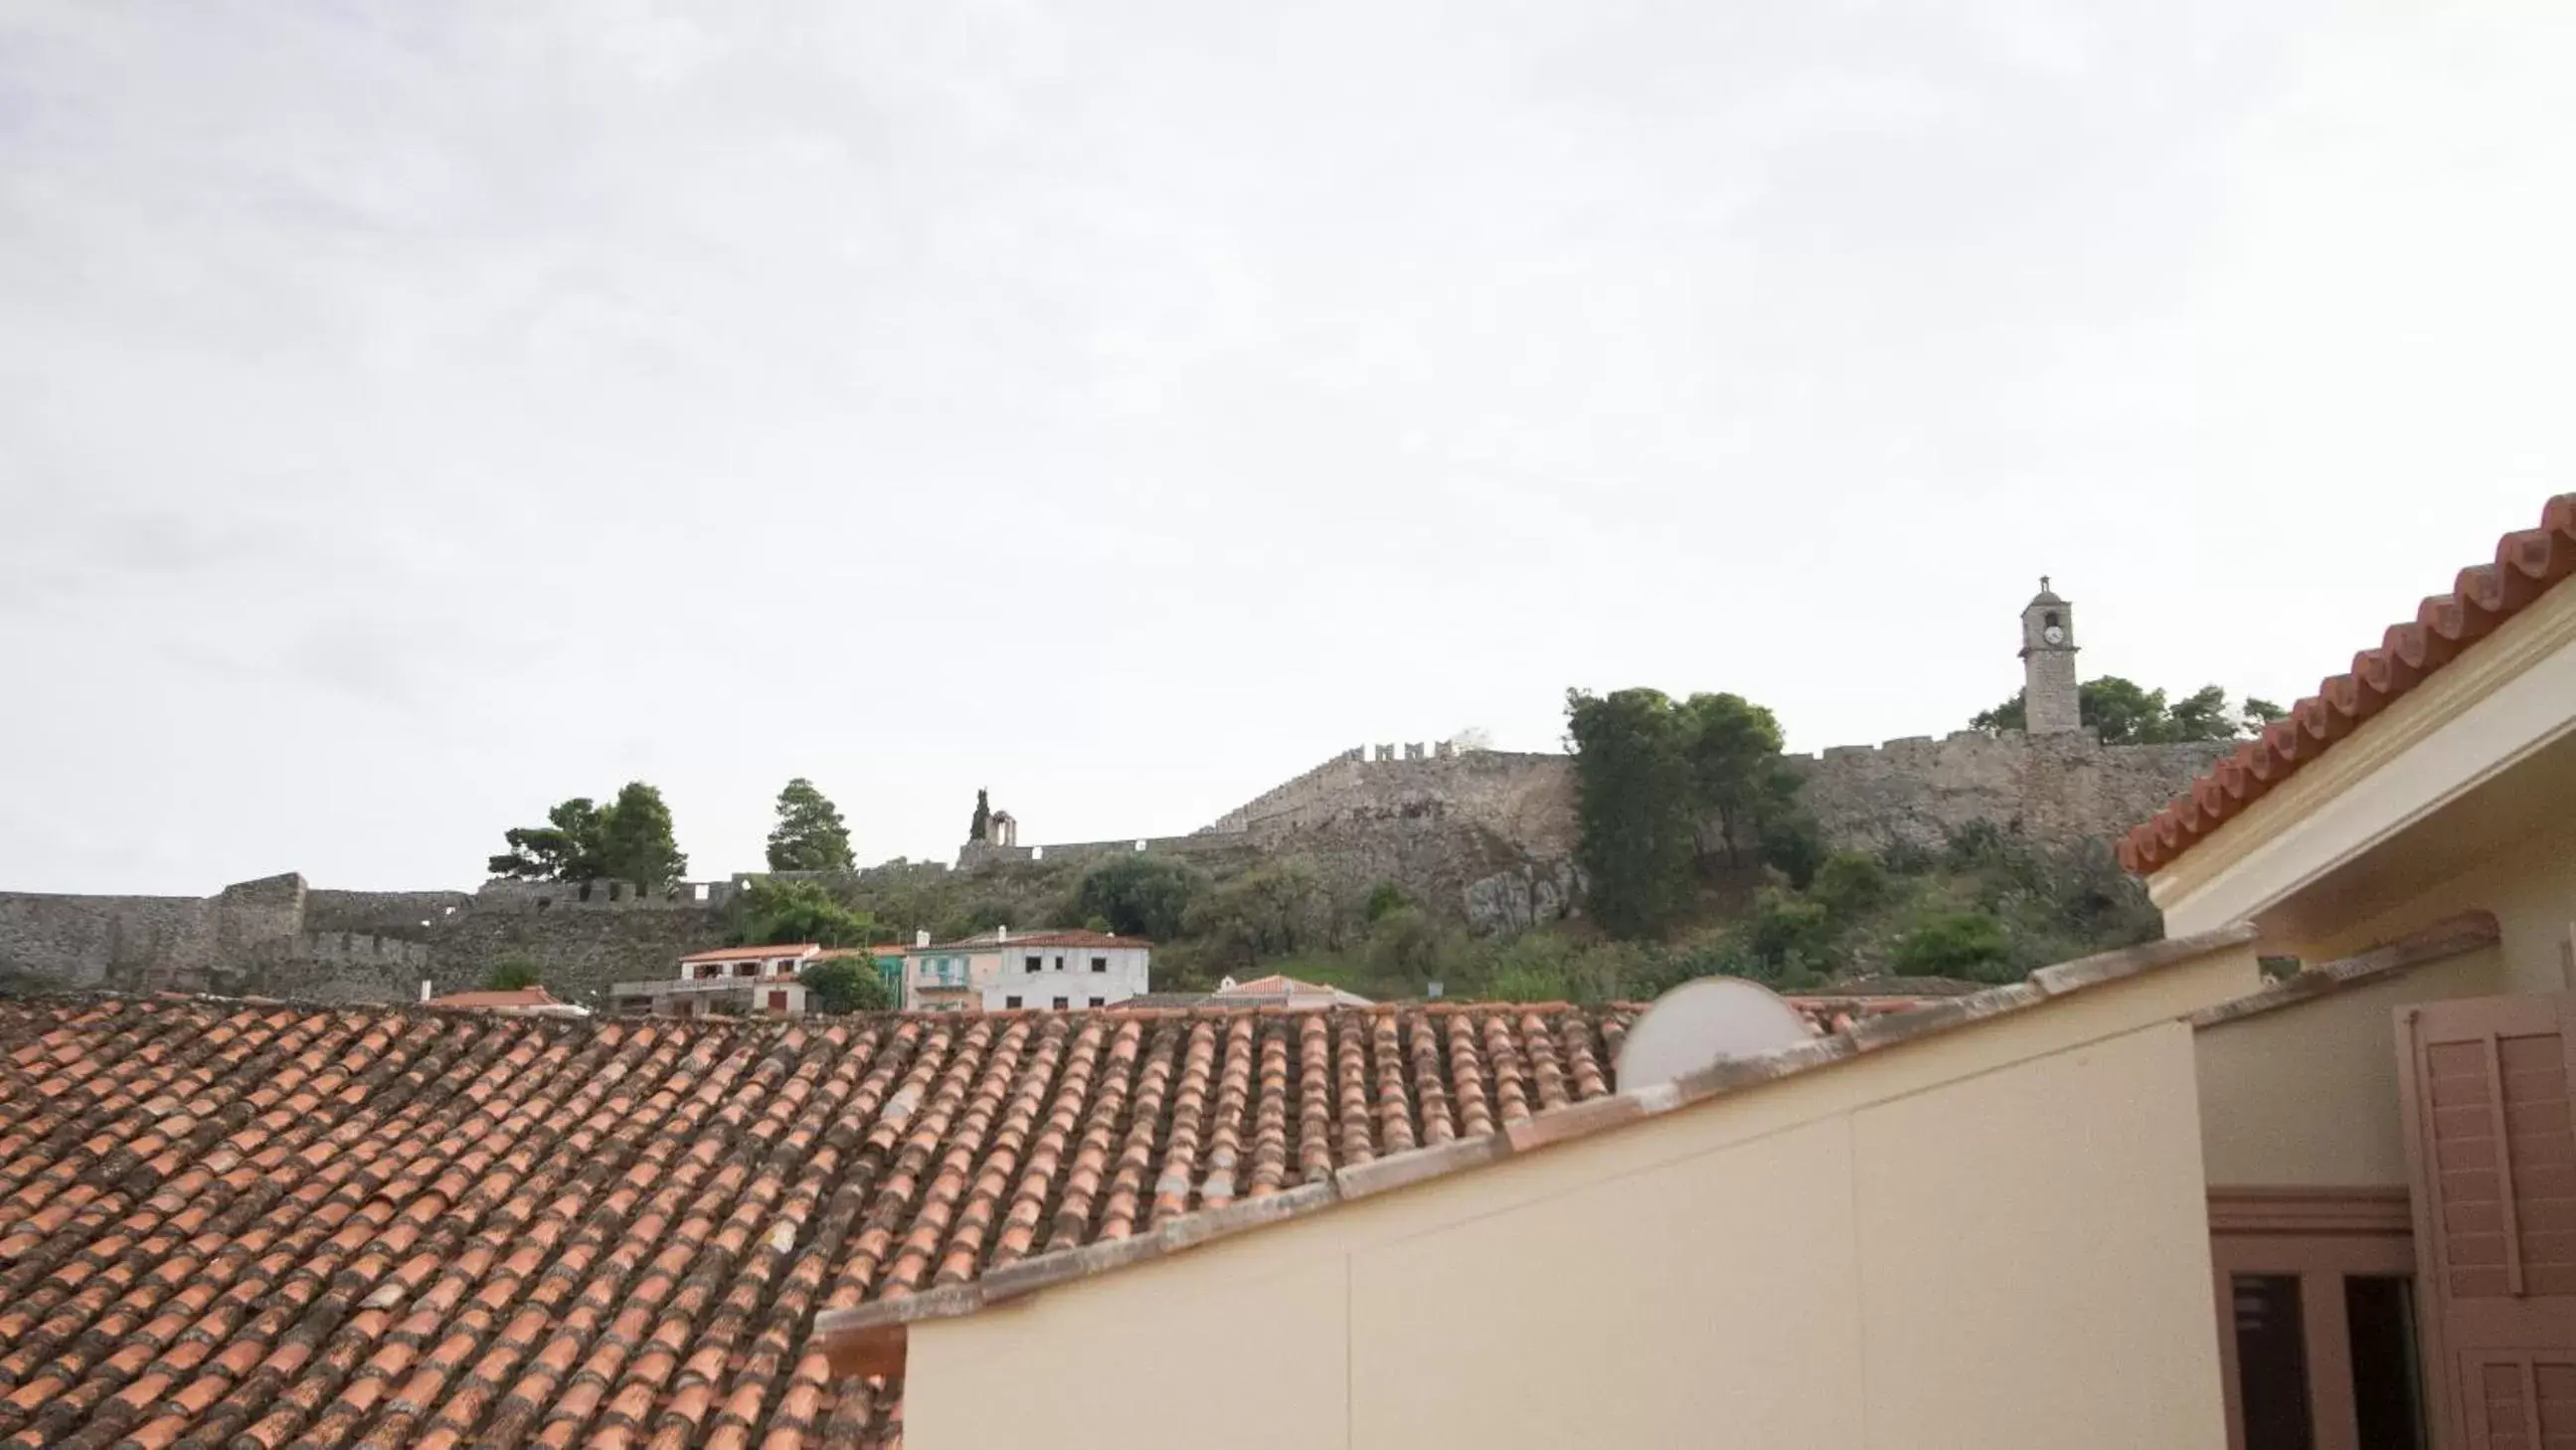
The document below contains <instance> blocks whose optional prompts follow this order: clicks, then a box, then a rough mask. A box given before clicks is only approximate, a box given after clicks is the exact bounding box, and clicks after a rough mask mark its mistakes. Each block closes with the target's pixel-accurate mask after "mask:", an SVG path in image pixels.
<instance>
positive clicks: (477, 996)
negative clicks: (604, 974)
mask: <svg viewBox="0 0 2576 1450" xmlns="http://www.w3.org/2000/svg"><path fill="white" fill-rule="evenodd" d="M422 1005H423V1006H427V1007H461V1008H470V1009H473V1010H475V1011H481V1012H503V1013H512V1014H516V1015H520V1016H528V1017H587V1016H589V1015H590V1009H589V1008H587V1007H577V1006H575V1005H573V1004H572V1003H570V1002H566V1001H563V1000H561V999H559V998H557V997H556V996H555V994H554V993H552V992H549V991H547V990H546V989H545V988H543V987H520V988H516V989H513V990H509V991H494V992H450V993H448V994H447V995H446V996H444V997H432V998H430V999H429V1000H428V1001H427V1002H425V1003H423V1004H422Z"/></svg>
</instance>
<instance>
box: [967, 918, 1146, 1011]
mask: <svg viewBox="0 0 2576 1450" xmlns="http://www.w3.org/2000/svg"><path fill="white" fill-rule="evenodd" d="M1153 947H1154V944H1153V943H1152V942H1149V941H1146V940H1144V939H1143V938H1141V937H1132V936H1112V935H1109V934H1107V933H1105V932H1096V931H1050V932H1038V933H1035V934H1033V935H1030V936H1026V937H1022V938H1020V939H1018V940H1017V941H1015V942H1012V943H1010V944H1009V946H1008V948H1007V949H1006V950H1004V951H1003V952H1002V954H1001V966H1000V970H999V971H998V972H997V973H996V974H995V976H994V977H993V979H992V980H990V981H987V982H984V983H982V984H981V985H980V986H979V987H978V988H977V989H976V990H977V993H978V996H979V999H980V1001H981V1005H982V1006H983V1009H984V1010H985V1011H987V1012H1009V1011H1015V1010H1019V1009H1022V1008H1043V1009H1047V1010H1051V1011H1058V1012H1062V1011H1069V1010H1072V1009H1076V1008H1090V1007H1110V1006H1115V1005H1116V1004H1118V1003H1120V1002H1124V1001H1126V1000H1127V999H1128V998H1130V997H1135V996H1141V995H1143V994H1144V993H1145V992H1147V991H1150V990H1152V987H1151V981H1150V977H1151V970H1152V958H1153Z"/></svg>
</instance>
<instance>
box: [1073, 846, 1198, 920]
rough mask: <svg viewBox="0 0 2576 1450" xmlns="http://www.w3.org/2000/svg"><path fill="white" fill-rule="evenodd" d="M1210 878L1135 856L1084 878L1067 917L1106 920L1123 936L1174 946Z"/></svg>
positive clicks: (1179, 865)
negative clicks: (1152, 940)
mask: <svg viewBox="0 0 2576 1450" xmlns="http://www.w3.org/2000/svg"><path fill="white" fill-rule="evenodd" d="M1206 884H1207V882H1206V878H1204V877H1202V876H1200V875H1199V873H1197V872H1196V871H1193V870H1191V869H1190V868H1189V867H1188V866H1186V865H1184V864H1183V863H1181V862H1179V861H1176V860H1174V859H1172V858H1171V857H1169V856H1157V855H1154V854H1153V853H1151V852H1147V851H1135V852H1130V853H1128V854H1125V855H1122V856H1117V857H1113V858H1112V859H1110V860H1108V861H1105V862H1102V863H1101V864H1100V865H1098V866H1094V867H1092V868H1091V869H1090V870H1089V871H1086V872H1084V873H1083V876H1082V881H1081V883H1080V884H1079V885H1077V886H1075V887H1074V889H1073V909H1072V910H1071V911H1069V912H1067V913H1065V914H1066V915H1067V916H1073V917H1083V918H1088V917H1094V916H1098V917H1105V918H1107V920H1108V922H1109V926H1108V928H1107V930H1110V931H1114V932H1116V933H1118V934H1119V935H1120V936H1142V937H1151V938H1153V939H1155V940H1157V941H1169V940H1171V939H1172V938H1174V937H1176V936H1179V935H1180V934H1181V930H1182V924H1183V922H1184V921H1185V920H1186V919H1187V918H1188V915H1189V909H1190V901H1191V899H1192V898H1193V897H1195V896H1197V895H1198V893H1199V891H1200V890H1201V889H1202V888H1203V887H1205V885H1206Z"/></svg>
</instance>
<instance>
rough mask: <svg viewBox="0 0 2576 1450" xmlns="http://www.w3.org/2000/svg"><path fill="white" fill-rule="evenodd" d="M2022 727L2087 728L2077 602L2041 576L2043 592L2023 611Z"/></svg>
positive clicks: (2039, 730) (2044, 730)
mask: <svg viewBox="0 0 2576 1450" xmlns="http://www.w3.org/2000/svg"><path fill="white" fill-rule="evenodd" d="M2021 673H2022V728H2023V729H2024V730H2027V731H2029V732H2030V733H2031V734H2033V735H2059V734H2064V733H2066V732H2068V731H2071V730H2081V729H2083V728H2084V716H2083V713H2082V711H2081V709H2080V708H2079V707H2078V704H2077V697H2076V693H2075V606H2073V605H2071V604H2069V603H2067V602H2066V601H2065V600H2063V599H2060V598H2058V597H2057V595H2056V594H2055V593H2054V592H2052V591H2051V590H2050V589H2049V587H2048V576H2047V575H2045V574H2042V575H2040V576H2039V596H2038V597H2037V598H2035V599H2033V600H2031V602H2030V603H2029V605H2028V606H2026V607H2025V608H2023V610H2022V612H2021Z"/></svg>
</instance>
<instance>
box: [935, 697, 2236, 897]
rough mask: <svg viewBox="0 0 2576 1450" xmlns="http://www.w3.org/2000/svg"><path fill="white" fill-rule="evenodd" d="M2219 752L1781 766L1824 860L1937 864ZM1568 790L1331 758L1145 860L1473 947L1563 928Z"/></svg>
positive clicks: (2052, 747) (1518, 760) (1873, 759)
mask: <svg viewBox="0 0 2576 1450" xmlns="http://www.w3.org/2000/svg"><path fill="white" fill-rule="evenodd" d="M2230 748H2231V747H2230V746H2228V745H2226V744H2224V743H2211V744H2199V745H2150V746H2115V747H2106V746H2104V745H2102V744H2101V743H2100V742H2098V741H2096V740H2094V739H2093V738H2092V737H2091V736H2090V735H2087V734H2081V733H2076V734H2060V735H2045V736H2028V735H2020V734H2008V735H2003V736H1986V735H1981V734H1977V733H1975V732H1973V731H1962V732H1960V733H1958V734H1955V735H1952V736H1949V737H1948V738H1946V739H1940V740H1935V739H1933V738H1931V737H1929V736H1924V737H1919V738H1914V739H1905V740H1892V741H1889V742H1887V743H1886V744H1884V745H1875V746H1870V745H1862V746H1848V747H1840V748H1836V749H1832V750H1828V751H1826V752H1824V754H1823V755H1821V756H1793V757H1791V758H1790V762H1789V763H1790V765H1791V767H1792V768H1793V769H1795V770H1796V771H1798V773H1799V774H1800V776H1801V777H1802V778H1803V780H1804V782H1805V785H1804V791H1803V795H1804V799H1805V801H1806V804H1807V807H1808V809H1809V810H1810V811H1812V812H1813V813H1814V815H1815V817H1816V821H1817V825H1818V827H1819V829H1820V831H1821V833H1822V835H1823V836H1824V839H1825V841H1826V843H1827V844H1828V845H1831V846H1835V847H1849V848H1857V849H1865V850H1876V849H1879V848H1882V847H1884V846H1887V845H1890V844H1892V843H1895V842H1898V841H1905V842H1910V843H1913V844H1915V845H1920V846H1925V847H1938V846H1939V845H1940V844H1941V843H1942V842H1944V841H1945V840H1947V839H1948V838H1949V837H1950V835H1951V834H1952V833H1954V832H1956V831H1958V830H1959V829H1961V828H1962V827H1964V826H1967V825H1969V824H1971V823H1975V822H1987V823H1990V824H1992V825H1993V826H1995V827H1996V828H1997V829H1999V830H2002V831H2006V832H2008V833H2012V834H2015V835H2020V836H2023V837H2026V838H2028V839H2031V840H2034V841H2037V842H2040V843H2042V844H2046V845H2051V846H2069V845H2073V844H2075V843H2077V842H2079V841H2085V840H2100V839H2104V838H2107V837H2110V836H2113V835H2116V834H2117V833H2119V832H2120V831H2123V830H2126V829H2127V828H2128V827H2129V826H2131V825H2133V824H2135V823H2136V822H2138V821H2140V820H2143V819H2145V818H2146V817H2147V816H2148V815H2150V814H2152V813H2153V812H2154V811H2155V810H2156V808H2157V807H2159V806H2161V805H2163V804H2164V803H2165V802H2166V801H2167V800H2169V799H2171V798H2172V797H2173V795H2174V794H2175V793H2177V792H2179V791H2181V790H2182V789H2184V788H2185V787H2187V786H2188V785H2189V784H2190V782H2191V780H2192V779H2193V777H2195V776H2197V775H2198V774H2199V773H2200V772H2201V770H2203V769H2204V768H2205V767H2206V766H2207V765H2208V764H2209V762H2210V761H2212V760H2214V759H2216V758H2217V757H2219V756H2220V755H2223V754H2225V753H2226V751H2227V750H2228V749H2230ZM1576 792H1577V785H1576V779H1575V773H1574V762H1573V759H1572V758H1571V757H1569V756H1565V755H1556V754H1538V753H1523V752H1508V751H1468V752H1463V753H1461V752H1454V751H1451V750H1449V749H1448V748H1447V747H1446V746H1445V745H1444V746H1432V747H1427V748H1426V747H1423V746H1419V745H1408V746H1405V747H1403V748H1402V750H1401V751H1400V752H1399V750H1398V749H1397V748H1396V747H1394V746H1384V745H1381V746H1376V747H1373V748H1367V749H1357V750H1347V751H1344V752H1342V753H1340V754H1338V755H1335V756H1334V757H1333V758H1332V759H1330V760H1327V761H1325V762H1324V763H1323V764H1321V765H1318V766H1316V767H1315V768H1313V769H1312V770H1308V771H1306V772H1304V773H1303V774H1300V775H1298V776H1296V777H1294V778H1293V779H1291V780H1288V781H1286V782H1283V783H1282V784H1280V785H1278V786H1275V787H1273V788H1272V789H1270V790H1268V791H1265V792H1263V793H1262V794H1261V795H1259V796H1256V797H1254V798H1253V799H1252V800H1250V801H1247V802H1246V803H1244V804H1243V805H1241V806H1238V807H1236V808H1235V809H1233V810H1231V811H1228V812H1226V813H1225V815H1223V816H1221V817H1219V818H1218V819H1217V821H1216V822H1215V823H1214V824H1212V825H1210V826H1208V827H1206V828H1205V829H1203V830H1201V831H1200V832H1199V833H1198V834H1196V835H1194V836H1189V837H1183V838H1180V839H1179V840H1177V841H1176V840H1171V839H1168V838H1167V839H1157V840H1153V841H1150V842H1148V843H1147V844H1148V846H1149V848H1151V849H1154V850H1160V851H1171V852H1174V853H1183V854H1186V853H1191V852H1196V853H1199V854H1200V856H1201V859H1203V860H1205V859H1208V857H1207V854H1206V853H1210V852H1213V851H1216V850H1219V849H1220V848H1222V847H1226V846H1234V847H1236V848H1237V849H1239V850H1248V851H1249V852H1250V853H1252V854H1253V855H1254V856H1256V857H1258V856H1272V857H1276V856H1292V855H1293V856H1302V857H1305V858H1307V859H1310V860H1312V861H1313V862H1315V863H1316V865H1317V866H1318V867H1319V868H1320V869H1321V870H1322V871H1323V872H1324V874H1325V876H1326V878H1327V879H1328V880H1329V881H1331V882H1332V883H1333V884H1334V885H1335V886H1336V887H1337V888H1339V889H1346V890H1355V891H1365V890H1367V889H1368V888H1369V887H1370V886H1372V885H1374V884H1375V883H1376V882H1379V881H1393V882H1396V883H1397V884H1399V885H1401V886H1403V887H1404V888H1405V889H1406V890H1407V891H1408V892H1411V893H1412V894H1413V895H1414V896H1415V898H1416V899H1418V900H1420V901H1422V902H1424V903H1425V904H1426V905H1428V906H1430V907H1431V908H1432V909H1433V910H1436V911H1440V912H1442V913H1443V914H1449V915H1455V916H1460V917H1463V918H1465V919H1466V920H1467V921H1468V922H1469V923H1470V924H1471V925H1473V926H1476V927H1478V928H1479V929H1483V930H1510V929H1518V928H1524V927H1527V926H1529V925H1531V924H1533V923H1536V922H1541V921H1546V920H1550V919H1553V918H1555V917H1558V916H1562V915H1563V914H1565V912H1566V911H1567V910H1569V909H1570V907H1571V903H1572V902H1573V901H1574V900H1575V899H1576V898H1577V897H1578V896H1579V895H1580V892H1581V881H1580V879H1579V876H1578V873H1577V872H1576V871H1575V868H1574V866H1573V865H1572V858H1573V855H1574V846H1575V840H1576V836H1577V826H1576V817H1575V806H1576ZM1134 849H1135V842H1133V841H1112V842H1085V843H1079V844H1074V845H1047V846H1021V847H1016V848H1014V847H996V846H987V845H972V844H970V845H969V846H968V848H967V849H966V851H965V852H964V853H962V854H961V856H960V858H959V862H958V864H959V866H960V867H961V868H962V869H966V870H970V871H972V870H979V869H985V868H987V867H989V866H992V865H997V864H1001V863H1004V862H1010V861H1026V860H1031V859H1039V860H1044V861H1048V862H1055V861H1061V860H1069V859H1084V858H1087V857H1089V856H1092V855H1101V854H1111V853H1116V852H1121V851H1132V850H1134Z"/></svg>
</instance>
